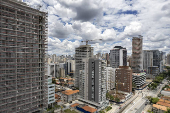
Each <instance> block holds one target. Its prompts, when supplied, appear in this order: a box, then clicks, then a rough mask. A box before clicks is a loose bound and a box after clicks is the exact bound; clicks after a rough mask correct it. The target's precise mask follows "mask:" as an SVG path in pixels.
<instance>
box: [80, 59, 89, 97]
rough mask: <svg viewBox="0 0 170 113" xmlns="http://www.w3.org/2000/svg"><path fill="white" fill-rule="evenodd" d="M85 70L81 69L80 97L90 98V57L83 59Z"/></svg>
mask: <svg viewBox="0 0 170 113" xmlns="http://www.w3.org/2000/svg"><path fill="white" fill-rule="evenodd" d="M82 61H83V70H80V80H79V82H80V83H79V84H80V88H79V91H80V93H79V94H80V97H81V98H83V99H85V100H88V71H89V70H88V62H89V58H84V59H83V60H82Z"/></svg>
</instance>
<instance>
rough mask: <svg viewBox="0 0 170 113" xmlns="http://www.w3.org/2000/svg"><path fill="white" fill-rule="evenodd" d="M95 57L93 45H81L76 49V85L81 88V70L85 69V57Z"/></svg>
mask: <svg viewBox="0 0 170 113" xmlns="http://www.w3.org/2000/svg"><path fill="white" fill-rule="evenodd" d="M91 57H93V47H91V45H81V46H80V47H77V48H76V49H75V75H74V78H75V87H78V88H79V71H80V70H83V62H82V59H83V58H91Z"/></svg>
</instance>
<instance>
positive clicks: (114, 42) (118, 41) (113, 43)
mask: <svg viewBox="0 0 170 113" xmlns="http://www.w3.org/2000/svg"><path fill="white" fill-rule="evenodd" d="M121 42H122V41H116V42H113V43H112V44H116V43H121Z"/></svg>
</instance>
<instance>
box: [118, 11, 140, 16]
mask: <svg viewBox="0 0 170 113" xmlns="http://www.w3.org/2000/svg"><path fill="white" fill-rule="evenodd" d="M117 14H119V15H121V14H133V15H137V14H138V11H137V10H126V11H122V10H119V11H118V12H117Z"/></svg>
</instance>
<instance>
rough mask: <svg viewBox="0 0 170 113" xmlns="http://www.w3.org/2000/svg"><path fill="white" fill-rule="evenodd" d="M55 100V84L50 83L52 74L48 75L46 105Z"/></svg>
mask: <svg viewBox="0 0 170 113" xmlns="http://www.w3.org/2000/svg"><path fill="white" fill-rule="evenodd" d="M54 102H55V84H52V76H51V75H48V105H50V104H52V103H54Z"/></svg>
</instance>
